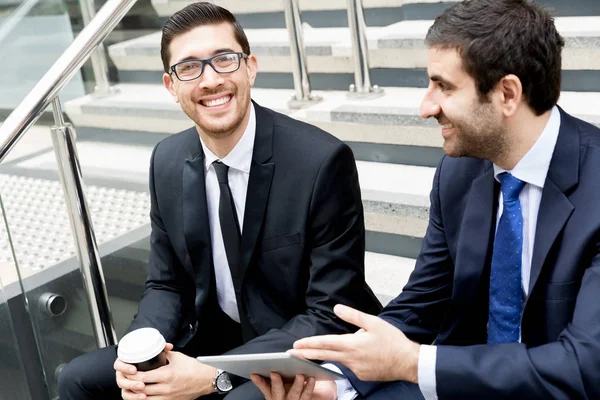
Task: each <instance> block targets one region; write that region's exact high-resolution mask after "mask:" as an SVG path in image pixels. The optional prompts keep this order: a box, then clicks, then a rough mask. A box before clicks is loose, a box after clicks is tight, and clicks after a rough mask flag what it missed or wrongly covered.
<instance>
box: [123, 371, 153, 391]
mask: <svg viewBox="0 0 600 400" xmlns="http://www.w3.org/2000/svg"><path fill="white" fill-rule="evenodd" d="M116 376H117V386H118V387H120V388H121V389H126V390H131V391H136V392H137V391H141V390H144V387H145V386H146V385H144V383H142V382H138V381H133V380H130V379H127V376H126V375H124V374H123V373H122V372H120V371H117V373H116Z"/></svg>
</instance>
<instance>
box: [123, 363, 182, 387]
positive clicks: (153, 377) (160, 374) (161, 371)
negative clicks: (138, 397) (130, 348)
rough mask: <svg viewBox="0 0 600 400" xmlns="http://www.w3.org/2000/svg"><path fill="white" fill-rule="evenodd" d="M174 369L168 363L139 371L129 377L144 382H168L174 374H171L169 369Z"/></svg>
mask: <svg viewBox="0 0 600 400" xmlns="http://www.w3.org/2000/svg"><path fill="white" fill-rule="evenodd" d="M172 369H173V368H172V367H171V366H170V365H168V364H167V365H164V366H162V367H159V368H156V369H153V370H151V371H145V372H138V373H137V374H135V375H134V376H131V377H129V379H133V380H136V381H140V382H144V383H167V382H169V381H170V379H171V375H172V374H170V373H169V371H172Z"/></svg>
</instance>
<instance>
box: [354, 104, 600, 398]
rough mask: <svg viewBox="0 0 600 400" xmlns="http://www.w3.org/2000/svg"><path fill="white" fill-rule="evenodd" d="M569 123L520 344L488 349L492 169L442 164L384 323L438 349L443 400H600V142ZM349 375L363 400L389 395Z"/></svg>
mask: <svg viewBox="0 0 600 400" xmlns="http://www.w3.org/2000/svg"><path fill="white" fill-rule="evenodd" d="M560 111H561V126H560V132H559V136H558V142H557V144H556V148H555V150H554V153H553V156H552V161H551V163H550V169H549V171H548V175H547V178H546V181H545V184H544V189H543V192H542V199H541V204H540V209H539V214H538V220H537V229H536V236H535V244H534V249H533V258H532V265H531V282H530V284H529V295H528V297H527V298H526V299H525V304H524V310H523V316H522V324H521V326H522V342H521V343H515V344H501V345H487V344H486V340H487V315H488V293H489V269H490V260H491V253H492V247H493V240H494V233H495V215H496V212H497V203H498V190H499V187H498V184H497V183H496V181H495V179H494V170H493V167H492V163H491V162H489V161H485V160H479V159H473V158H450V157H445V158H444V159H443V160H442V161H441V162H440V164H439V166H438V168H437V171H436V174H435V178H434V182H433V189H432V191H431V208H430V221H429V226H428V228H427V233H426V235H425V238H424V240H423V247H422V250H421V254H420V255H419V257H418V260H417V263H416V267H415V270H414V272H413V273H412V275H411V277H410V280H409V282H408V283H407V285H406V287H405V288H404V289H403V291H402V293H401V294H400V295H399V296H398V297H397V298H396V299H395V300H393V301H392V302H391V303H390V304H389V305H388V306H387V307H386V308H385V309H384V310H383V311H382V313H381V314H380V317H382V318H383V319H385V320H386V321H388V322H390V323H392V324H393V325H394V326H396V327H397V328H398V329H401V330H402V331H403V332H404V333H405V334H406V335H407V336H408V337H409V338H410V339H412V340H414V341H417V342H419V343H424V344H432V343H433V344H435V345H438V346H439V347H438V348H437V364H436V380H437V393H438V396H439V398H440V400H446V399H460V400H469V399H483V398H485V399H530V400H533V399H544V400H547V399H571V400H572V399H599V398H600V298H599V297H597V296H600V130H599V129H598V128H596V127H594V126H592V125H590V124H587V123H585V122H583V121H581V120H579V119H576V118H574V117H572V116H570V115H568V114H566V113H565V112H564V111H562V110H560ZM344 372H345V373H348V375H347V376H349V378H350V381H351V383H352V384H353V386H354V387H355V388H356V389H357V390H358V391H359V393H361V394H362V395H363V396H368V395H370V394H372V393H374V392H376V391H377V390H379V389H381V388H382V387H381V386H382V385H384V384H383V383H374V382H361V381H359V380H358V379H357V378H356V377H355V376H354V375H352V374H351V373H349V371H348V370H345V371H344Z"/></svg>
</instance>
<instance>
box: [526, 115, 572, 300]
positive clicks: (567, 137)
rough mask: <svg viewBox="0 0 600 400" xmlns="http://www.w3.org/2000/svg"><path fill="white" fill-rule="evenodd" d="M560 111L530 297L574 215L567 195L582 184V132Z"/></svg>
mask: <svg viewBox="0 0 600 400" xmlns="http://www.w3.org/2000/svg"><path fill="white" fill-rule="evenodd" d="M559 110H560V118H561V122H560V131H559V133H558V140H557V141H556V147H555V148H554V153H553V155H552V160H551V161H550V168H549V169H548V175H547V176H546V181H545V183H544V189H543V191H542V200H541V203H540V209H539V212H538V218H537V224H536V232H535V242H534V246H533V257H532V260H531V278H530V281H529V293H530V294H531V292H532V291H533V289H534V287H535V284H536V282H537V280H538V278H539V276H540V273H541V271H542V267H543V265H544V263H545V261H546V258H547V256H548V253H549V252H550V250H551V248H552V245H553V244H554V242H555V241H556V238H557V237H558V235H559V234H560V233H561V231H562V230H563V227H564V225H565V224H566V222H567V220H568V219H569V216H570V215H571V213H572V212H573V209H574V207H573V204H571V202H570V201H569V199H568V198H567V195H566V194H565V193H566V192H568V191H569V190H570V189H571V188H573V187H574V186H576V185H577V183H578V182H579V156H580V155H579V146H580V145H579V142H580V138H579V131H578V129H577V125H576V124H575V120H574V119H573V118H572V117H571V116H569V115H568V114H566V113H565V112H564V111H563V110H562V109H560V108H559ZM529 297H530V296H529ZM529 297H528V299H529ZM528 299H527V300H528Z"/></svg>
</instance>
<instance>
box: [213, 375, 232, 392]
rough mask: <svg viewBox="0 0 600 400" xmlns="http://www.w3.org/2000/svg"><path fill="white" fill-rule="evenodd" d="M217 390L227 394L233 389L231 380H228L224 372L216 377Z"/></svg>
mask: <svg viewBox="0 0 600 400" xmlns="http://www.w3.org/2000/svg"><path fill="white" fill-rule="evenodd" d="M217 389H218V390H219V391H220V392H229V391H230V390H231V389H233V385H232V384H231V379H229V375H227V373H226V372H223V373H221V374H219V376H218V377H217Z"/></svg>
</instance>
